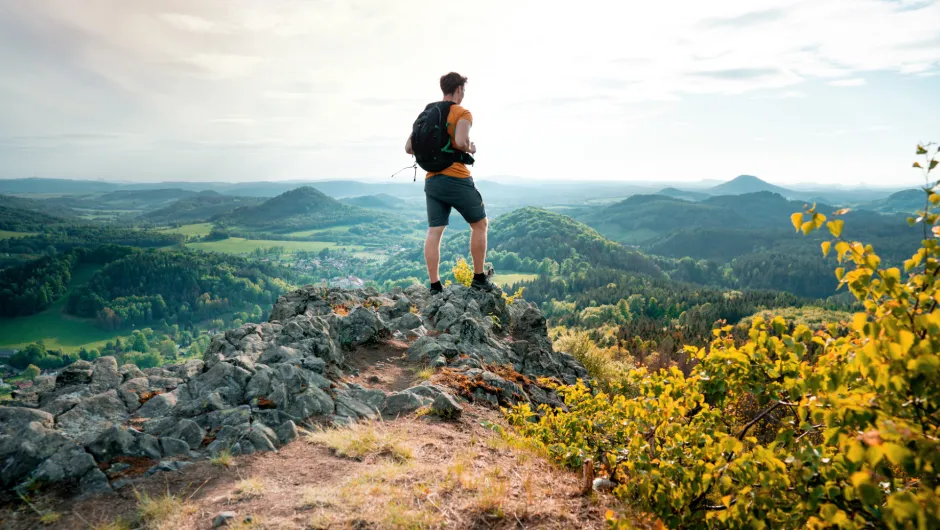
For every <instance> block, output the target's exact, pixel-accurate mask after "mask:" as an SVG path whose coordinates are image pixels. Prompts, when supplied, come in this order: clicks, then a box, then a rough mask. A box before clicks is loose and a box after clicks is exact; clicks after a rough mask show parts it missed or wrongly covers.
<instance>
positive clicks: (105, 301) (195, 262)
mask: <svg viewBox="0 0 940 530" xmlns="http://www.w3.org/2000/svg"><path fill="white" fill-rule="evenodd" d="M298 279H299V276H298V275H297V274H295V273H292V272H291V271H288V270H286V269H283V268H281V267H278V266H274V265H269V264H263V263H252V262H250V261H248V260H246V259H244V258H237V257H233V256H224V255H219V254H213V253H201V252H179V251H155V250H147V251H139V252H135V253H133V254H130V255H128V256H126V257H124V258H122V259H119V260H116V261H114V262H111V263H109V264H108V265H106V266H105V267H104V268H103V269H101V270H100V271H98V272H97V273H96V274H95V275H94V276H92V278H91V280H89V281H88V283H86V284H85V285H83V286H81V287H80V288H78V289H77V290H76V291H75V292H74V293H73V294H72V295H71V296H70V297H69V300H68V303H67V306H66V307H67V311H68V312H69V313H70V314H73V315H76V316H80V317H86V318H95V319H96V320H97V322H98V325H99V326H101V327H103V328H105V329H121V328H128V327H134V326H136V327H139V326H144V325H149V324H152V323H155V322H167V323H170V324H178V325H182V326H186V325H190V324H192V323H195V322H199V321H203V320H210V319H213V318H216V317H218V316H220V315H223V314H226V313H232V312H241V311H248V312H254V311H255V309H254V308H255V306H264V307H268V306H271V305H272V304H273V303H274V300H276V299H277V297H278V296H279V295H280V294H281V293H283V292H284V291H286V290H287V289H288V287H289V286H290V285H291V283H288V282H292V281H297V280H298Z"/></svg>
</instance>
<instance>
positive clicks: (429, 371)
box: [415, 366, 437, 382]
mask: <svg viewBox="0 0 940 530" xmlns="http://www.w3.org/2000/svg"><path fill="white" fill-rule="evenodd" d="M435 373H437V368H434V367H433V366H425V367H424V368H421V369H420V370H418V371H416V372H415V380H417V381H418V382H420V381H427V380H428V379H430V378H432V377H434V374H435Z"/></svg>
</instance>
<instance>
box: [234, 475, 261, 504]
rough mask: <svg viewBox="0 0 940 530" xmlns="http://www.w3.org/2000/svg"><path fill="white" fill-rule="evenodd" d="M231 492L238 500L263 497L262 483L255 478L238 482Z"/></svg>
mask: <svg viewBox="0 0 940 530" xmlns="http://www.w3.org/2000/svg"><path fill="white" fill-rule="evenodd" d="M233 492H234V493H235V496H236V497H237V498H238V499H248V498H251V497H261V496H262V495H264V482H262V481H261V479H258V478H255V477H252V478H246V479H244V480H240V481H238V484H235V489H234V490H233Z"/></svg>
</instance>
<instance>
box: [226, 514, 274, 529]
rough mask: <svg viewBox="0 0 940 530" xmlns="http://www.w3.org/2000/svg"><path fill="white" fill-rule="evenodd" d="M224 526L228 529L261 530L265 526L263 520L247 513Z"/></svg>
mask: <svg viewBox="0 0 940 530" xmlns="http://www.w3.org/2000/svg"><path fill="white" fill-rule="evenodd" d="M225 528H227V529H228V530H263V529H264V528H265V520H264V519H263V518H261V517H258V516H253V515H249V516H247V517H245V518H242V519H238V520H237V521H233V522H230V523H229V524H227V525H225Z"/></svg>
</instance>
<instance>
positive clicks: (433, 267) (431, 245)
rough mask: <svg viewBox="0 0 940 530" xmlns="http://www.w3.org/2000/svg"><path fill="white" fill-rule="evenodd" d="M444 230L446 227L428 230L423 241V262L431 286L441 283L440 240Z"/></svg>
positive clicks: (434, 227) (433, 227)
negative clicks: (426, 266)
mask: <svg viewBox="0 0 940 530" xmlns="http://www.w3.org/2000/svg"><path fill="white" fill-rule="evenodd" d="M445 228H447V227H446V226H432V227H430V228H428V237H427V238H426V239H425V240H424V261H425V263H427V265H428V278H429V279H430V280H431V283H432V284H433V283H437V282H439V281H441V275H440V274H441V272H440V267H441V238H443V237H444V229H445ZM484 237H485V236H484Z"/></svg>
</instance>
